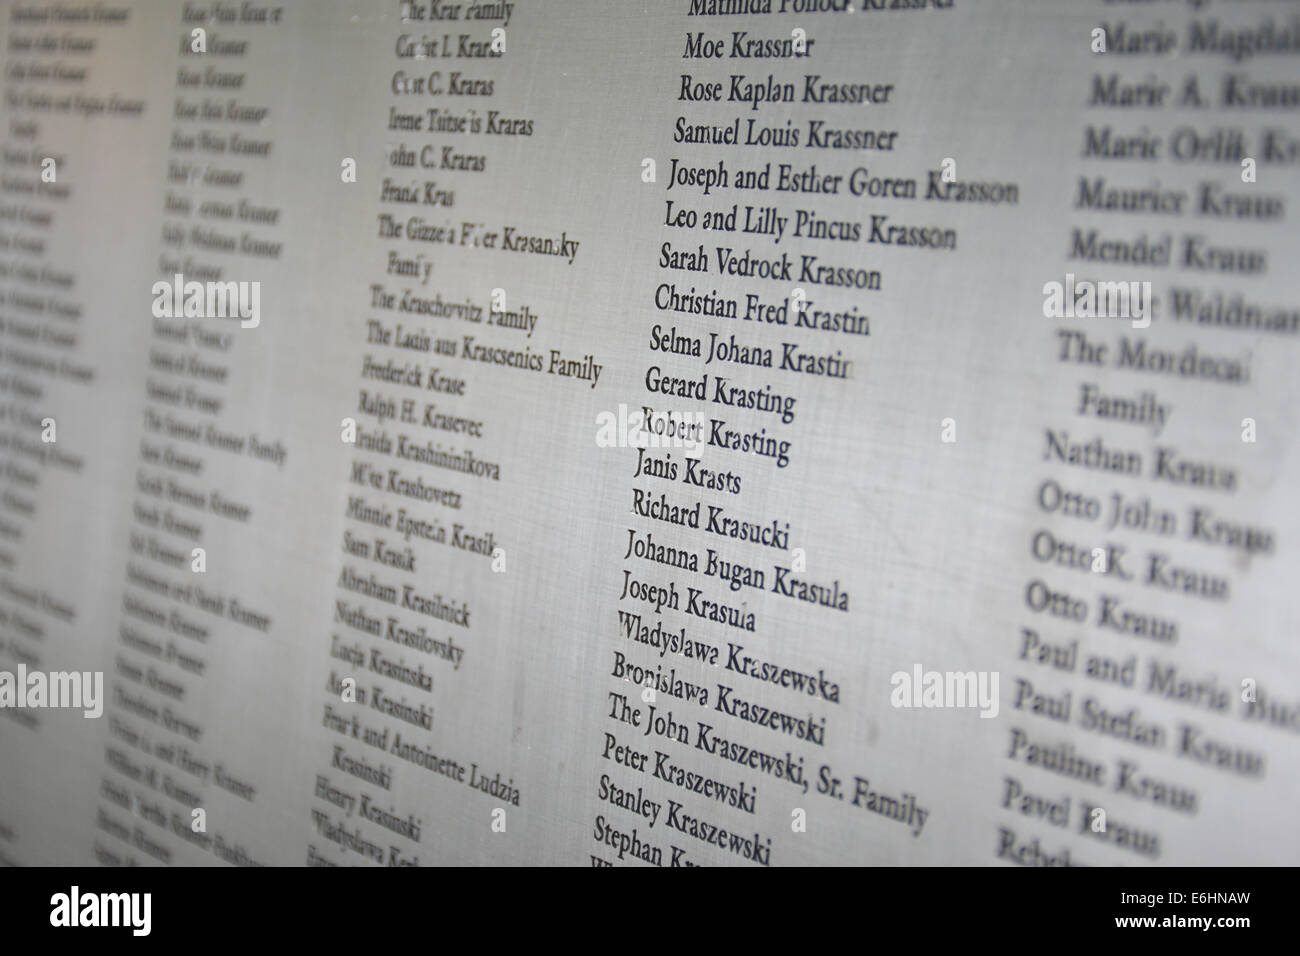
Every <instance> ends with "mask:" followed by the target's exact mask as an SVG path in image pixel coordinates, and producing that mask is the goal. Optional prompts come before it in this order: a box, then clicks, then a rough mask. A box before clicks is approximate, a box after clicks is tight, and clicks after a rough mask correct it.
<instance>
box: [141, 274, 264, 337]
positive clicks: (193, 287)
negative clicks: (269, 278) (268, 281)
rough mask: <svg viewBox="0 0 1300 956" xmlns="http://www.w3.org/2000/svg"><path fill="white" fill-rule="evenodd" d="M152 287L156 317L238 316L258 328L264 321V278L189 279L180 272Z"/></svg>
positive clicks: (225, 317)
mask: <svg viewBox="0 0 1300 956" xmlns="http://www.w3.org/2000/svg"><path fill="white" fill-rule="evenodd" d="M150 291H151V292H152V293H153V296H154V300H153V315H154V318H155V319H179V318H186V319H227V318H235V317H238V318H239V319H240V320H241V321H240V323H239V324H240V326H241V327H242V328H245V329H255V328H257V326H258V324H259V323H260V322H261V321H262V283H260V282H195V281H192V280H191V281H190V282H186V281H185V276H184V274H182V273H179V272H178V273H177V274H176V275H175V276H173V278H172V281H171V282H170V283H169V282H167V281H166V280H159V281H158V282H155V283H154V284H153V288H152V289H151V290H150Z"/></svg>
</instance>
